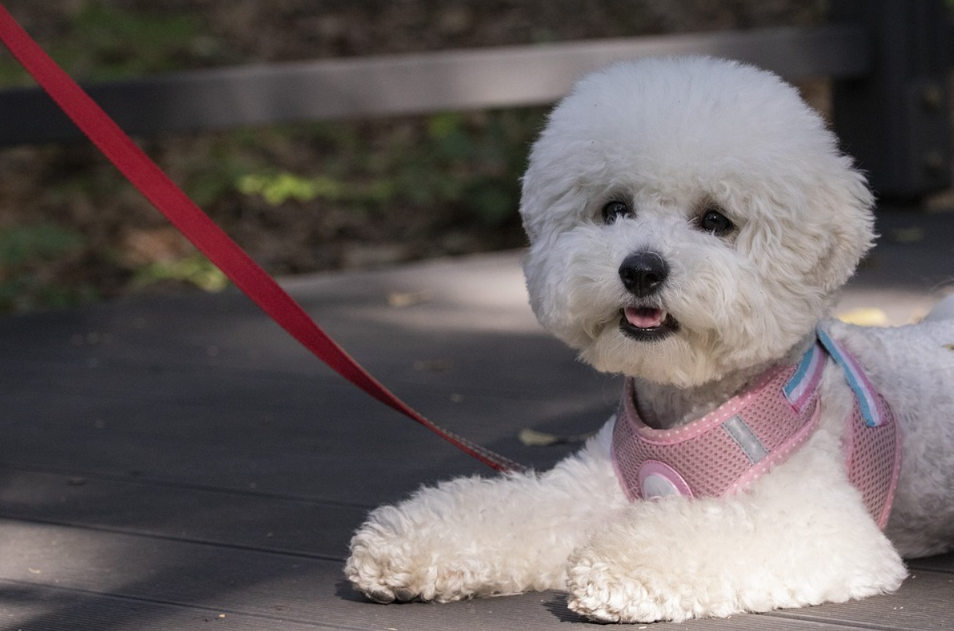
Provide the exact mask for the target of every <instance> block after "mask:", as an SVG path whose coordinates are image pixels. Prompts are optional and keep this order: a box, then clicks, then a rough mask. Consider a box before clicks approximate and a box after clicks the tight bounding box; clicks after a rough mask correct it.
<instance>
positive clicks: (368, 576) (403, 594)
mask: <svg viewBox="0 0 954 631" xmlns="http://www.w3.org/2000/svg"><path fill="white" fill-rule="evenodd" d="M405 508H406V507H405ZM441 530H446V527H443V526H442V524H441V523H436V524H435V525H434V527H431V524H430V523H429V522H424V521H422V520H420V519H411V518H409V516H408V514H407V512H406V510H402V507H393V506H385V507H383V508H380V509H378V510H376V511H374V512H373V513H371V515H370V516H369V518H368V521H367V522H365V523H364V524H363V525H362V526H361V528H359V529H358V531H357V532H356V533H355V535H354V537H352V539H351V555H350V557H349V558H348V561H347V562H346V563H345V568H344V572H345V576H346V577H347V578H348V580H349V581H351V584H352V585H353V586H354V588H355V589H356V590H358V591H360V592H361V593H362V594H364V595H365V596H366V597H367V598H368V599H370V600H373V601H375V602H379V603H385V604H386V603H391V602H395V601H397V602H407V601H412V600H423V601H437V602H450V601H454V600H461V599H464V598H470V597H473V596H475V595H485V594H483V593H482V592H481V588H482V586H483V585H484V584H485V583H487V581H488V578H487V577H486V576H483V575H482V574H481V573H480V568H481V564H480V563H479V562H478V561H477V560H476V559H468V558H467V557H466V556H462V555H461V554H460V551H458V550H457V549H456V546H454V545H451V546H450V547H448V546H447V545H444V544H446V543H447V542H442V540H444V539H446V538H447V537H446V532H443V533H442V532H441ZM488 589H489V588H488ZM488 593H493V592H488Z"/></svg>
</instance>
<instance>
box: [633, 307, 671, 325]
mask: <svg viewBox="0 0 954 631" xmlns="http://www.w3.org/2000/svg"><path fill="white" fill-rule="evenodd" d="M624 313H625V314H626V321H627V322H629V323H630V324H632V325H633V326H635V327H638V328H640V329H652V328H654V327H657V326H661V325H662V323H663V318H664V317H665V312H664V311H662V310H660V309H648V308H646V307H626V310H625V312H624Z"/></svg>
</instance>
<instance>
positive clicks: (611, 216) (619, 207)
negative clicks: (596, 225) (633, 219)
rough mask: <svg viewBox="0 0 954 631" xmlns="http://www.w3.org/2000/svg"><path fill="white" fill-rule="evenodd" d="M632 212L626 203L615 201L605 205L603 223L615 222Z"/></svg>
mask: <svg viewBox="0 0 954 631" xmlns="http://www.w3.org/2000/svg"><path fill="white" fill-rule="evenodd" d="M631 214H632V211H631V210H630V209H629V206H627V205H626V204H625V203H623V202H620V201H613V202H610V203H608V204H606V205H605V206H603V223H613V222H615V221H616V220H617V219H619V218H620V217H627V216H629V215H631Z"/></svg>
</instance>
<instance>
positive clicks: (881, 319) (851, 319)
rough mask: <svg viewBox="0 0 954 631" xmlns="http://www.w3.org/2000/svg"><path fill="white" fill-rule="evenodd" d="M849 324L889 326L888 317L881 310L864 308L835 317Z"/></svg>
mask: <svg viewBox="0 0 954 631" xmlns="http://www.w3.org/2000/svg"><path fill="white" fill-rule="evenodd" d="M835 317H836V318H838V319H839V320H841V321H842V322H845V323H847V324H857V325H858V326H887V325H888V316H887V314H885V312H884V311H882V310H881V309H872V308H863V309H851V310H850V311H845V312H843V313H839V314H837V315H836V316H835Z"/></svg>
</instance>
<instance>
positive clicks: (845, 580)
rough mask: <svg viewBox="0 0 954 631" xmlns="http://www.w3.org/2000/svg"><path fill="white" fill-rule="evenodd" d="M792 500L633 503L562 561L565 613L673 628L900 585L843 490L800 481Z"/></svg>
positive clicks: (886, 547) (880, 539)
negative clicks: (678, 624)
mask: <svg viewBox="0 0 954 631" xmlns="http://www.w3.org/2000/svg"><path fill="white" fill-rule="evenodd" d="M772 486H776V485H772ZM789 490H791V489H789ZM799 492H800V494H801V495H800V497H797V498H791V499H792V500H793V501H789V502H783V501H775V500H774V499H769V500H768V501H764V500H765V498H761V497H758V496H757V495H747V496H744V497H739V498H735V499H727V500H689V499H686V498H672V499H666V500H660V501H648V502H639V503H636V504H634V505H633V506H631V507H630V509H629V511H628V512H627V513H626V515H625V517H624V518H623V519H621V520H619V521H617V522H615V523H613V524H612V525H609V526H607V527H606V528H604V529H602V530H601V531H600V532H598V533H597V534H596V535H594V537H593V538H592V539H591V540H590V542H589V543H588V544H587V545H585V546H584V547H582V548H581V549H579V550H578V551H576V552H575V553H574V554H573V555H571V557H570V561H569V564H568V570H567V574H568V577H567V588H568V592H569V606H570V608H571V609H573V610H575V611H577V612H578V613H581V614H582V615H584V616H586V617H588V618H591V619H595V620H600V621H606V622H651V621H657V620H675V621H679V620H684V619H687V618H697V617H708V616H716V617H725V616H729V615H732V614H736V613H740V612H744V611H751V612H755V611H768V610H771V609H776V608H785V607H800V606H806V605H814V604H819V603H822V602H842V601H845V600H849V599H852V598H861V597H865V596H870V595H873V594H878V593H882V592H887V591H893V590H894V589H896V588H897V587H898V586H899V585H900V583H901V581H902V580H903V578H904V576H905V568H904V564H903V563H902V561H901V559H900V557H899V556H898V554H897V553H896V552H895V550H894V548H892V546H891V544H890V542H889V541H888V540H887V538H886V537H885V536H884V535H883V534H882V533H881V532H880V530H878V528H877V526H876V525H875V523H874V521H873V520H871V519H870V518H869V517H868V515H867V513H866V511H865V510H864V507H863V506H862V504H861V500H860V498H859V496H858V494H857V493H856V492H855V491H854V489H853V488H851V487H850V486H849V485H848V484H847V482H843V483H839V484H832V485H828V486H824V485H818V486H813V485H812V484H811V483H810V482H809V481H808V480H805V481H803V483H802V484H801V489H800V490H799Z"/></svg>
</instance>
